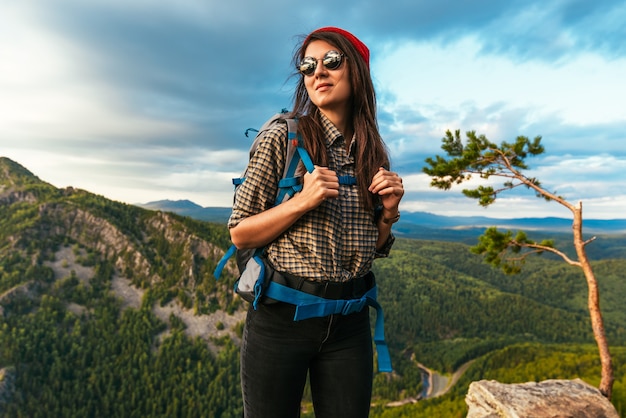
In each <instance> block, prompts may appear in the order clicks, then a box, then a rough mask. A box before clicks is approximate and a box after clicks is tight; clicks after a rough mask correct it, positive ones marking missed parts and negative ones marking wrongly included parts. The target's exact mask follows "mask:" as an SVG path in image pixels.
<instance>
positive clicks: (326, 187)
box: [297, 165, 339, 210]
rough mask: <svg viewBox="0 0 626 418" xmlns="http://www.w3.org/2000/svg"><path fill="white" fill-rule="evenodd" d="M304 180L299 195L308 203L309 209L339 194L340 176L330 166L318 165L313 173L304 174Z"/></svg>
mask: <svg viewBox="0 0 626 418" xmlns="http://www.w3.org/2000/svg"><path fill="white" fill-rule="evenodd" d="M303 181H304V183H303V185H302V191H301V192H300V193H299V194H298V195H297V196H298V199H301V200H302V201H303V202H305V203H306V204H307V206H308V210H312V209H315V208H316V207H318V206H319V205H321V204H322V202H324V201H325V200H326V199H335V198H337V197H338V196H339V178H338V177H337V173H335V172H334V171H333V170H331V169H329V168H328V167H320V166H317V165H316V166H315V169H314V170H313V172H312V173H306V174H305V175H304V178H303Z"/></svg>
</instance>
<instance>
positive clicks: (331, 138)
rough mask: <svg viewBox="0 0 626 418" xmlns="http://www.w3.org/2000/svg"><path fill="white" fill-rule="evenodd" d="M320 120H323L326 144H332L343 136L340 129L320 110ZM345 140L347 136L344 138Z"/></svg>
mask: <svg viewBox="0 0 626 418" xmlns="http://www.w3.org/2000/svg"><path fill="white" fill-rule="evenodd" d="M320 120H321V122H322V127H323V128H324V139H325V141H326V146H331V145H333V144H334V143H335V141H337V140H338V139H340V138H343V135H342V134H341V132H339V129H337V127H336V126H335V125H334V124H333V123H332V122H331V121H330V119H328V118H327V117H326V115H324V114H323V113H322V112H320ZM344 140H345V138H344Z"/></svg>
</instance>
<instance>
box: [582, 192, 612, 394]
mask: <svg viewBox="0 0 626 418" xmlns="http://www.w3.org/2000/svg"><path fill="white" fill-rule="evenodd" d="M572 229H573V232H574V247H576V254H577V255H578V261H579V262H580V267H581V268H582V270H583V273H584V274H585V279H587V289H588V299H587V303H588V308H589V316H590V318H591V328H592V330H593V336H594V338H595V340H596V344H597V345H598V352H599V353H600V364H601V366H602V377H601V379H600V386H599V387H598V389H599V390H600V392H602V394H603V395H604V396H606V397H607V399H609V400H610V399H611V394H612V392H613V381H614V377H613V363H612V360H611V353H610V351H609V344H608V341H607V339H606V333H605V331H604V321H603V319H602V312H601V311H600V294H599V291H598V281H597V280H596V276H595V275H594V273H593V270H592V268H591V263H589V259H588V258H587V252H586V250H585V241H584V239H583V233H582V203H579V204H578V206H576V208H575V210H574V223H573V225H572Z"/></svg>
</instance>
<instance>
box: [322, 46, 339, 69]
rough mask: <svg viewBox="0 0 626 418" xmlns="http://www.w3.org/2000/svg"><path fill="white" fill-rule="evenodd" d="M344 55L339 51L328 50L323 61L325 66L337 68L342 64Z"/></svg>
mask: <svg viewBox="0 0 626 418" xmlns="http://www.w3.org/2000/svg"><path fill="white" fill-rule="evenodd" d="M342 58H343V56H342V55H341V54H340V53H339V52H337V51H328V52H327V53H326V55H324V58H323V59H322V63H323V64H324V67H326V68H328V69H329V70H336V69H337V68H339V66H340V65H341V61H342Z"/></svg>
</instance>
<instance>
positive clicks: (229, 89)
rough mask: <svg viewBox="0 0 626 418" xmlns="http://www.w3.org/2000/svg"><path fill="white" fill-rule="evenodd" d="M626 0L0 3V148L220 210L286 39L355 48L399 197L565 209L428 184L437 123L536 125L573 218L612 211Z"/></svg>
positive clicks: (274, 105)
mask: <svg viewBox="0 0 626 418" xmlns="http://www.w3.org/2000/svg"><path fill="white" fill-rule="evenodd" d="M624 22H626V2H625V1H623V0H622V1H603V0H597V1H587V0H578V1H545V0H544V1H532V0H528V1H506V2H504V1H501V0H484V1H463V0H440V1H437V2H433V1H422V0H412V1H406V0H387V1H385V2H380V1H374V0H369V1H359V2H349V1H346V2H336V1H329V0H328V1H327V0H322V1H317V2H293V1H284V0H267V1H263V2H257V1H242V0H231V1H228V2H223V1H214V0H204V1H200V0H177V1H175V2H162V1H156V0H124V1H121V0H90V1H88V2H87V1H83V0H47V1H43V0H42V1H22V2H17V1H4V2H2V3H1V4H0V156H5V157H9V158H11V159H13V160H15V161H17V162H18V163H20V164H22V165H23V166H25V167H26V168H28V169H29V170H30V171H32V172H33V173H34V174H36V175H37V176H39V177H40V178H41V179H42V180H45V181H47V182H50V183H52V184H53V185H55V186H57V187H66V186H74V187H78V188H82V189H85V190H88V191H91V192H94V193H97V194H101V195H104V196H106V197H108V198H111V199H114V200H119V201H123V202H127V203H139V202H142V203H143V202H149V201H154V200H161V199H172V200H176V199H189V200H192V201H194V202H196V203H198V204H200V205H202V206H229V205H230V203H231V202H232V185H231V182H230V181H231V178H232V177H237V176H238V175H239V174H240V172H241V171H242V170H243V168H244V167H245V163H246V161H247V152H248V147H249V144H250V139H249V138H246V137H245V136H244V135H243V132H244V130H245V129H246V128H249V127H258V126H259V125H261V124H262V123H263V122H264V121H265V119H267V117H269V116H271V115H272V114H273V113H275V112H276V111H278V110H280V109H281V108H283V107H289V106H290V105H291V90H292V88H293V85H294V78H292V77H291V76H292V74H293V71H292V68H291V67H290V65H291V55H292V52H293V49H294V47H295V46H296V45H297V43H298V41H299V39H301V38H300V36H301V35H306V34H307V33H309V32H310V31H311V30H313V29H316V28H318V27H320V26H328V25H333V26H340V27H342V28H345V29H347V30H349V31H351V32H353V33H354V34H355V35H356V36H358V37H359V38H360V39H361V40H363V41H364V42H365V43H366V44H367V45H368V46H369V48H370V50H371V70H372V75H373V78H374V82H375V87H376V90H377V95H378V106H379V125H380V130H381V133H382V134H383V137H384V139H385V141H386V142H387V145H388V147H389V149H390V151H391V155H392V164H393V167H394V169H395V170H396V171H398V172H399V173H400V174H401V175H402V176H403V178H404V183H405V187H406V191H407V192H406V196H405V198H404V200H403V203H402V207H401V209H402V210H403V211H425V212H432V213H436V214H440V215H455V216H456V215H467V216H470V215H484V216H490V217H502V218H511V217H531V216H532V217H544V216H559V217H569V216H570V214H569V211H567V210H566V209H565V208H563V207H561V206H559V205H558V204H556V203H548V202H544V201H543V200H540V199H537V198H535V197H534V195H533V194H532V193H529V192H519V193H518V192H515V193H511V194H509V195H503V196H502V197H501V198H500V199H499V200H498V202H497V203H496V204H495V205H492V206H491V207H489V208H488V209H484V208H482V207H480V206H478V205H477V203H476V202H475V201H473V200H470V199H468V198H465V197H464V196H463V195H462V194H461V191H460V188H453V189H452V190H451V191H447V192H443V191H439V190H435V189H432V188H430V187H429V182H430V178H429V177H427V176H426V175H425V174H422V172H421V170H422V167H423V165H424V160H425V158H427V157H429V156H434V155H436V154H440V155H442V151H441V149H440V146H441V138H442V137H443V135H444V133H445V131H446V130H447V129H450V130H455V129H460V130H461V131H462V132H465V131H469V130H475V131H477V132H478V133H480V134H485V135H487V137H488V138H489V139H490V140H492V141H493V142H496V143H500V142H501V141H513V140H514V139H515V137H516V136H518V135H525V136H529V137H535V136H537V135H541V136H542V137H543V140H542V142H543V144H544V146H545V148H546V152H545V154H544V155H542V156H540V157H536V158H534V159H531V160H530V161H529V164H530V167H531V170H530V171H529V172H528V174H529V175H532V176H535V177H538V178H539V179H540V180H541V181H542V184H544V185H545V186H546V188H549V189H550V190H551V191H556V192H557V193H558V194H560V195H562V196H563V197H565V198H566V199H568V200H569V201H571V202H572V203H576V202H578V201H582V202H583V207H584V216H585V218H587V219H592V218H593V219H614V218H622V219H623V218H626V211H625V208H626V188H625V187H624V181H625V180H626V174H625V173H626V147H625V146H624V144H625V143H626V77H625V76H624V74H626V43H625V42H624V39H626V25H625V24H624Z"/></svg>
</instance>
